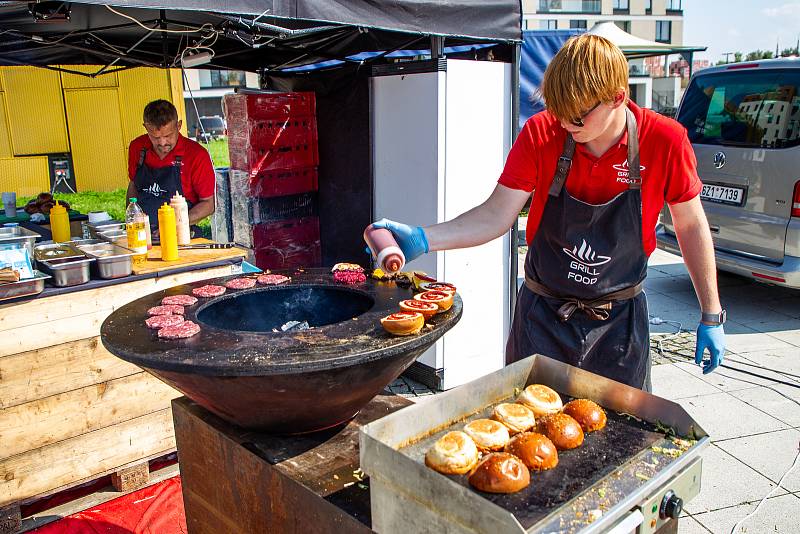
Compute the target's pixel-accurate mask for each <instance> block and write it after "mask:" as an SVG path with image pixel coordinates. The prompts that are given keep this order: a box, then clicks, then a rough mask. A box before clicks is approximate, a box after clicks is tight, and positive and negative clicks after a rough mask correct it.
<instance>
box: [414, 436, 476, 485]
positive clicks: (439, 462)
mask: <svg viewBox="0 0 800 534" xmlns="http://www.w3.org/2000/svg"><path fill="white" fill-rule="evenodd" d="M477 463H478V447H477V446H475V442H474V441H472V438H470V437H469V436H468V435H466V434H465V433H464V432H459V431H457V430H456V431H453V432H448V433H447V434H445V435H444V436H442V437H441V438H439V439H438V440H436V443H434V444H433V446H432V447H431V448H430V449H429V450H428V452H427V453H426V454H425V465H427V466H428V467H430V468H432V469H435V470H437V471H439V472H440V473H444V474H445V475H463V474H465V473H468V472H469V470H470V469H472V468H473V467H475V464H477Z"/></svg>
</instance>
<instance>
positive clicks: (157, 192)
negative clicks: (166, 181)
mask: <svg viewBox="0 0 800 534" xmlns="http://www.w3.org/2000/svg"><path fill="white" fill-rule="evenodd" d="M144 191H145V192H147V193H150V194H151V195H153V196H154V197H160V196H161V193H165V192H166V189H161V187H160V186H159V185H158V182H153V184H152V185H151V186H150V187H146V188H145V189H144Z"/></svg>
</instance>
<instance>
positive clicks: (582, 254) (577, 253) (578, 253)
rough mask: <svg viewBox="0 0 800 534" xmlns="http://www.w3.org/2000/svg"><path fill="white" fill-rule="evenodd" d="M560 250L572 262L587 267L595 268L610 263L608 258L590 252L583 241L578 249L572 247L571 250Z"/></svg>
mask: <svg viewBox="0 0 800 534" xmlns="http://www.w3.org/2000/svg"><path fill="white" fill-rule="evenodd" d="M562 250H563V251H564V253H565V254H566V255H567V256H569V257H570V258H572V259H573V260H575V261H578V262H580V263H582V264H584V265H587V266H589V267H597V266H598V265H603V264H605V263H608V262H609V261H611V257H610V256H601V255H599V254H597V253H596V252H595V251H594V250H592V246H591V245H589V243H587V242H586V240H585V239H583V240H582V242H581V246H580V248H578V247H577V246H575V247H572V250H570V249H568V248H563V249H562Z"/></svg>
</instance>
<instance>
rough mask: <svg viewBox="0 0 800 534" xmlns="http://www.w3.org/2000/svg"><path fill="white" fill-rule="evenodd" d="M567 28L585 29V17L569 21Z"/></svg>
mask: <svg viewBox="0 0 800 534" xmlns="http://www.w3.org/2000/svg"><path fill="white" fill-rule="evenodd" d="M569 29H570V30H585V29H586V19H583V20H571V21H569Z"/></svg>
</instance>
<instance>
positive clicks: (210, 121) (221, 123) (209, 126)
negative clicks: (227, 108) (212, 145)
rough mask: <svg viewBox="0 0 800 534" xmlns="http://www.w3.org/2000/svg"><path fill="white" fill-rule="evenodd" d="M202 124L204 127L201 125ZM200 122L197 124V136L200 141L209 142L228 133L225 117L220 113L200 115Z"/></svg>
mask: <svg viewBox="0 0 800 534" xmlns="http://www.w3.org/2000/svg"><path fill="white" fill-rule="evenodd" d="M200 124H202V128H201V127H200ZM200 124H197V125H195V128H194V130H195V138H196V139H197V140H198V141H202V142H204V143H208V142H209V141H211V140H217V139H220V138H221V137H223V136H225V135H227V134H228V130H227V125H226V124H225V119H223V118H222V117H220V116H219V115H205V116H202V117H200Z"/></svg>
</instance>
